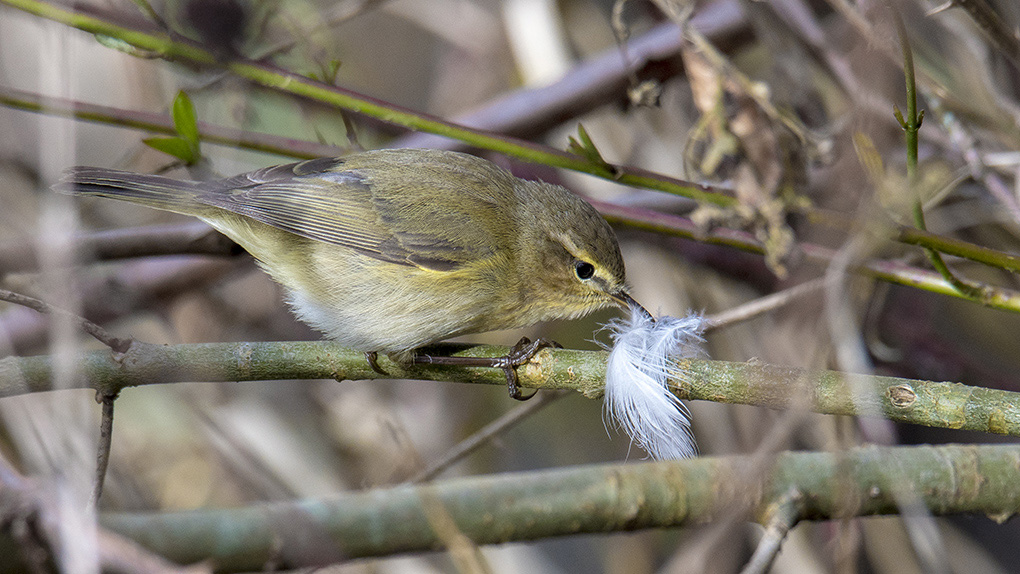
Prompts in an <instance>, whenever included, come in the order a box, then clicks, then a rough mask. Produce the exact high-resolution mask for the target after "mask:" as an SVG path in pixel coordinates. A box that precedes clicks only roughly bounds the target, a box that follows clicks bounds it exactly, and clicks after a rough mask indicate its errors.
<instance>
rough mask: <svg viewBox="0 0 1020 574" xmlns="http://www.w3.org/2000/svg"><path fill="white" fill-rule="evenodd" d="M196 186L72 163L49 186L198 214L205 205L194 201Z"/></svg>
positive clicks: (165, 178) (194, 184)
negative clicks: (52, 184) (56, 180)
mask: <svg viewBox="0 0 1020 574" xmlns="http://www.w3.org/2000/svg"><path fill="white" fill-rule="evenodd" d="M199 186H200V184H199V182H195V181H182V180H177V179H172V178H169V177H163V176H159V175H146V174H140V173H132V172H129V171H119V170H115V169H106V168H101V167H88V166H76V167H72V168H70V169H68V170H67V171H65V172H64V175H63V177H62V178H61V179H60V181H59V182H57V183H56V184H55V185H54V186H53V189H54V190H56V191H58V192H60V193H65V194H68V195H98V196H100V197H110V198H113V199H120V200H123V201H130V202H132V203H138V204H140V205H145V206H147V207H152V208H154V209H162V210H165V211H173V212H175V213H183V214H186V215H201V213H202V212H203V211H204V210H206V209H208V207H207V206H204V205H202V204H201V203H199V202H198V201H197V197H198V195H199V193H200V192H201V189H200V187H199Z"/></svg>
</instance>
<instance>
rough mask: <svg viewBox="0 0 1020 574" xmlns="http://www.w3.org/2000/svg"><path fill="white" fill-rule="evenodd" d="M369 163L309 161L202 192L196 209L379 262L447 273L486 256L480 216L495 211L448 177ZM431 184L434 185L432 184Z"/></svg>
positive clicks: (487, 238) (492, 242)
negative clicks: (243, 219)
mask: <svg viewBox="0 0 1020 574" xmlns="http://www.w3.org/2000/svg"><path fill="white" fill-rule="evenodd" d="M380 167H381V166H376V165H375V162H372V163H369V164H368V165H365V164H359V163H358V162H346V161H345V160H343V159H339V160H335V159H316V160H310V161H305V162H300V163H295V164H288V165H281V166H275V167H271V168H266V169H262V170H258V171H254V172H251V173H247V174H243V175H239V176H235V177H231V178H227V179H223V180H219V181H216V182H212V183H210V184H207V185H208V187H207V188H206V189H205V191H204V192H203V193H200V194H199V197H198V201H199V202H201V203H204V204H206V205H210V206H214V207H219V208H221V209H225V210H227V211H230V212H232V213H236V214H239V215H243V216H246V217H249V218H251V219H254V220H256V221H259V222H261V223H265V224H267V225H271V226H273V227H276V228H278V229H282V230H284V231H288V232H290V233H294V234H296V235H299V236H302V237H306V238H308V239H313V240H317V241H323V242H326V243H331V244H334V245H340V246H343V247H348V248H351V249H355V250H357V251H360V252H362V253H364V254H367V255H369V256H371V257H375V258H377V259H380V260H383V261H389V262H393V263H398V264H403V265H413V266H417V267H421V268H425V269H431V270H436V271H449V270H453V269H456V268H458V267H460V266H462V265H464V264H466V263H470V262H472V261H476V260H478V259H481V258H485V257H488V256H491V255H492V254H493V253H494V252H495V251H497V249H498V240H499V238H498V237H495V236H494V235H493V233H492V231H493V229H492V228H491V226H490V225H486V224H485V223H484V222H485V221H486V219H485V218H484V217H483V218H481V219H480V216H484V215H486V214H489V215H490V216H491V215H492V213H493V210H496V209H497V208H498V206H497V205H496V203H495V201H494V199H493V198H492V197H490V196H487V194H486V193H480V194H479V193H475V192H473V191H472V190H471V189H468V190H465V189H464V185H458V183H460V184H463V183H464V182H458V181H457V179H456V178H455V177H454V178H453V179H452V180H451V178H450V177H448V176H447V175H445V174H444V175H442V176H440V177H436V176H435V175H428V174H426V175H425V179H426V180H428V181H425V182H424V184H425V185H430V187H429V188H428V191H427V192H426V193H424V194H423V193H420V192H419V193H414V194H410V193H408V192H409V191H412V190H420V187H419V185H420V184H421V182H420V181H419V182H418V183H414V182H415V181H416V180H415V179H414V178H418V177H421V174H420V173H419V171H420V170H418V169H412V168H411V167H409V166H404V167H402V166H401V165H397V166H392V165H390V166H386V172H385V182H386V183H385V185H383V184H382V183H381V182H380V178H381V177H383V176H382V174H380V172H378V169H380ZM401 170H403V173H402V172H401ZM432 180H436V181H432ZM409 184H413V185H415V187H412V185H409Z"/></svg>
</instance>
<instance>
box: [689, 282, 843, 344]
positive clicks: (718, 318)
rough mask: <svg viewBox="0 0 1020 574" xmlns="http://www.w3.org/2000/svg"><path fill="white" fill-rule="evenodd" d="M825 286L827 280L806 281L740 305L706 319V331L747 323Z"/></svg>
mask: <svg viewBox="0 0 1020 574" xmlns="http://www.w3.org/2000/svg"><path fill="white" fill-rule="evenodd" d="M824 286H825V279H824V278H818V279H812V280H810V281H805V282H804V283H801V284H800V285H794V286H793V287H790V288H788V289H783V290H782V291H778V292H776V293H772V294H770V295H766V296H764V297H760V298H758V299H755V300H754V301H749V302H747V303H744V304H743V305H738V306H736V307H733V308H731V309H727V310H726V311H722V312H720V313H715V314H713V315H709V316H707V317H705V331H706V332H708V331H714V330H716V329H722V328H725V327H729V326H730V325H733V324H735V323H740V322H742V321H747V320H748V319H752V318H754V317H757V316H758V315H761V314H763V313H767V312H769V311H772V310H775V309H778V308H779V307H782V306H784V305H787V304H789V303H791V302H793V301H795V300H797V299H799V298H801V297H803V296H805V295H808V294H810V293H814V292H815V291H820V290H821V289H822V287H824Z"/></svg>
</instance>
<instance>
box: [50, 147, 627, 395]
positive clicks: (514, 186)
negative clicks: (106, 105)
mask: <svg viewBox="0 0 1020 574" xmlns="http://www.w3.org/2000/svg"><path fill="white" fill-rule="evenodd" d="M54 188H55V189H56V190H57V191H60V192H62V193H67V194H72V195H97V196H102V197H110V198H114V199H120V200H124V201H129V202H132V203H138V204H141V205H145V206H148V207H152V208H155V209H162V210H166V211H172V212H175V213H182V214H186V215H192V216H195V217H198V218H199V219H201V220H203V221H205V222H206V223H208V224H209V225H211V226H212V227H213V228H215V229H216V230H218V231H219V232H221V233H223V234H224V235H226V236H227V237H229V238H231V239H232V240H234V241H235V242H236V243H237V244H239V245H240V246H241V247H243V248H244V249H245V250H247V251H248V252H249V253H250V254H251V255H252V256H254V257H255V259H256V260H257V261H258V263H259V265H261V267H262V268H263V269H265V271H266V272H268V273H269V274H270V275H271V276H272V277H273V278H274V279H275V280H276V281H277V282H279V283H280V284H281V285H283V286H284V288H285V289H286V291H287V298H288V301H289V303H290V305H291V307H292V308H293V310H294V312H295V313H296V315H297V316H298V317H299V318H300V319H301V320H303V321H305V322H306V323H308V324H309V325H311V326H312V327H314V328H316V329H318V330H320V331H322V332H323V333H324V334H325V335H326V336H328V337H330V338H332V339H334V340H336V341H337V342H339V343H341V344H343V345H345V346H348V347H351V348H354V349H357V350H360V351H363V352H365V353H366V357H368V358H369V361H370V363H371V364H372V366H373V368H375V369H377V370H378V366H377V365H376V364H375V357H376V355H375V353H386V354H388V355H389V356H390V357H392V358H393V359H394V360H396V361H398V362H401V363H410V362H415V363H443V364H451V363H454V364H470V365H482V366H491V367H498V368H501V369H503V370H504V372H505V373H506V376H507V386H508V388H509V391H510V395H511V396H512V397H514V398H517V399H521V398H526V397H522V396H521V393H520V389H519V388H518V387H517V377H516V372H515V371H514V368H515V367H516V366H519V365H521V364H524V363H526V362H527V361H528V360H529V359H530V358H531V356H532V355H533V354H534V353H535V352H537V351H538V350H539V349H540V348H542V347H543V346H548V345H549V342H548V341H545V340H540V341H536V342H534V343H532V342H530V341H528V340H527V339H522V341H521V342H520V343H518V345H517V346H515V347H514V350H513V351H512V352H511V353H510V354H509V355H508V356H506V357H502V358H497V359H473V358H469V357H430V356H428V355H420V354H416V353H415V350H416V349H418V348H420V347H422V346H424V345H427V344H429V343H433V342H436V341H441V340H444V339H448V338H450V337H454V336H458V335H464V334H469V333H480V332H485V331H493V330H499V329H511V328H519V327H526V326H530V325H533V324H535V323H538V322H541V321H546V320H550V319H570V318H576V317H579V316H582V315H585V314H587V313H589V312H591V311H594V310H596V309H600V308H603V307H607V306H610V305H619V306H621V307H625V308H626V307H635V308H638V309H641V307H640V305H638V304H637V303H636V302H635V301H634V299H632V298H631V297H630V295H629V294H628V293H627V291H626V286H625V274H624V264H623V258H622V256H621V255H620V248H619V244H618V243H617V239H616V235H615V233H614V232H613V230H612V228H610V226H609V225H608V224H607V223H606V221H605V220H604V219H603V218H602V217H601V216H600V215H599V213H598V212H597V211H596V210H595V208H593V207H592V206H591V205H590V204H589V203H587V202H585V201H584V200H582V199H581V198H579V197H578V196H576V195H574V194H573V193H571V192H569V191H567V190H566V189H564V188H562V187H560V186H557V185H552V184H548V183H542V182H536V181H528V180H524V179H520V178H517V177H515V176H513V175H512V174H510V173H509V172H507V171H506V170H504V169H502V168H500V167H498V166H496V165H495V164H493V163H491V162H489V161H486V160H483V159H481V158H478V157H475V156H472V155H468V154H463V153H457V152H450V151H441V150H427V149H396V150H375V151H367V152H361V153H356V154H351V155H348V156H344V157H340V158H321V159H313V160H308V161H302V162H297V163H291V164H286V165H280V166H275V167H268V168H264V169H259V170H256V171H253V172H250V173H245V174H242V175H238V176H234V177H229V178H225V179H220V180H216V181H209V182H198V181H184V180H176V179H172V178H167V177H162V176H156V175H144V174H138V173H131V172H125V171H117V170H112V169H104V168H98V167H73V168H70V169H69V170H68V171H67V172H66V173H65V175H64V177H63V179H62V180H61V181H60V182H59V183H58V184H57V185H55V186H54ZM641 310H642V311H643V309H641ZM453 359H457V360H456V361H454V360H453ZM463 359H468V360H467V361H465V360H463ZM472 359H473V362H472V361H471V360H472Z"/></svg>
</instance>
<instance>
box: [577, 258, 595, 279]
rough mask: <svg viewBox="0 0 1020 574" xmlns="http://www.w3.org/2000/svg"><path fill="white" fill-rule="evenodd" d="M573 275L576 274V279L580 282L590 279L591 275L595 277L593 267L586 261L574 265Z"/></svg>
mask: <svg viewBox="0 0 1020 574" xmlns="http://www.w3.org/2000/svg"><path fill="white" fill-rule="evenodd" d="M574 273H576V274H577V278H578V279H580V280H582V281H584V280H585V279H591V277H592V275H595V266H594V265H592V264H591V263H588V262H587V261H578V262H576V263H574Z"/></svg>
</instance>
